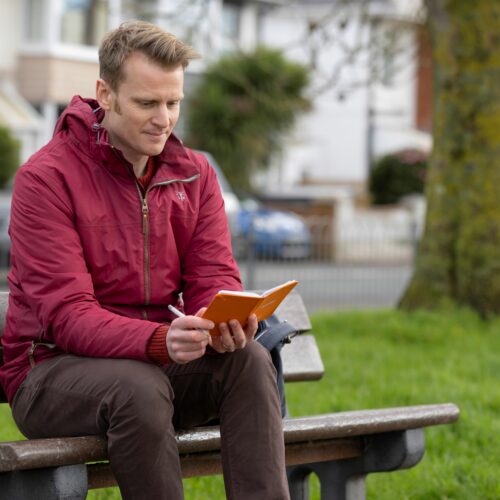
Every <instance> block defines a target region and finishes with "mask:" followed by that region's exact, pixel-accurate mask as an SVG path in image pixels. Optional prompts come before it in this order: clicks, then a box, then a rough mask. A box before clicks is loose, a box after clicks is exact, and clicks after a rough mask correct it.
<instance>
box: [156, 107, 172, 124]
mask: <svg viewBox="0 0 500 500" xmlns="http://www.w3.org/2000/svg"><path fill="white" fill-rule="evenodd" d="M153 123H154V124H155V125H156V126H158V127H162V128H167V127H168V126H169V125H170V111H169V109H168V107H167V106H158V107H157V108H156V113H155V114H154V116H153Z"/></svg>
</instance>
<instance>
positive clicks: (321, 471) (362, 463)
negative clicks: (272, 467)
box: [287, 429, 425, 500]
mask: <svg viewBox="0 0 500 500" xmlns="http://www.w3.org/2000/svg"><path fill="white" fill-rule="evenodd" d="M424 452H425V436H424V431H423V429H413V430H408V431H403V432H391V433H385V434H377V435H373V436H369V437H367V438H365V449H364V452H363V454H362V455H361V456H360V457H356V458H351V459H347V460H339V461H325V462H316V463H310V464H302V465H296V466H291V467H287V475H288V484H289V487H290V496H291V500H308V499H309V476H310V474H311V473H314V474H316V476H317V477H318V479H319V482H320V486H321V498H322V499H324V500H329V499H335V500H360V499H364V498H365V497H366V491H365V484H366V475H367V474H369V473H372V472H387V471H393V470H398V469H407V468H410V467H413V466H414V465H416V464H417V463H418V462H419V461H420V460H421V459H422V457H423V456H424Z"/></svg>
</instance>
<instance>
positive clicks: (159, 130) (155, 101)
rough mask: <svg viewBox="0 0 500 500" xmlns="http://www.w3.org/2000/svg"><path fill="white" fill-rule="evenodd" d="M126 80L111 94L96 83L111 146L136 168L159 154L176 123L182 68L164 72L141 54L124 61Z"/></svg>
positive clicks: (100, 84) (182, 81)
mask: <svg viewBox="0 0 500 500" xmlns="http://www.w3.org/2000/svg"><path fill="white" fill-rule="evenodd" d="M123 75H124V78H123V80H122V81H121V82H120V83H119V85H118V88H117V89H116V90H112V89H111V88H110V87H109V85H108V84H107V83H106V82H104V81H103V80H98V81H97V100H98V102H99V104H100V106H101V107H102V108H103V109H104V110H105V112H106V115H105V118H104V121H103V126H104V127H105V128H106V129H107V131H108V134H109V138H110V141H111V144H112V145H113V146H115V147H116V148H118V149H120V150H121V151H122V153H123V154H124V156H125V158H126V159H127V160H128V161H130V162H131V163H132V164H133V165H134V166H136V165H138V164H141V163H143V162H144V161H145V160H146V159H147V157H149V156H155V155H158V154H160V153H161V152H162V151H163V148H164V147H165V143H166V141H167V139H168V137H169V135H170V134H171V133H172V130H173V128H174V126H175V124H176V123H177V120H178V118H179V111H180V102H181V100H182V98H183V97H184V95H183V85H184V70H183V68H182V66H177V67H172V68H163V67H161V66H159V65H158V64H156V63H154V62H152V61H151V60H150V59H148V58H147V57H146V56H145V55H143V54H142V53H140V52H134V53H132V54H131V55H130V56H129V57H128V58H127V59H126V61H125V63H124V68H123Z"/></svg>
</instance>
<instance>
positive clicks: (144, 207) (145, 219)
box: [135, 174, 200, 319]
mask: <svg viewBox="0 0 500 500" xmlns="http://www.w3.org/2000/svg"><path fill="white" fill-rule="evenodd" d="M198 177H200V174H196V175H193V176H192V177H189V178H188V179H171V180H169V181H164V182H158V183H156V184H152V185H151V186H148V188H147V189H146V192H145V193H144V196H143V195H142V191H141V188H140V186H139V183H138V182H137V181H136V183H135V186H136V188H137V192H138V194H139V199H140V202H141V213H142V234H143V237H144V297H145V304H144V305H146V306H148V305H149V300H150V295H151V292H150V289H149V280H150V276H149V207H148V200H147V196H148V193H149V191H150V190H151V189H152V188H154V187H157V186H167V185H169V184H172V183H173V182H182V183H189V182H193V181H194V180H196V179H198ZM142 316H143V319H148V315H147V311H146V309H143V310H142Z"/></svg>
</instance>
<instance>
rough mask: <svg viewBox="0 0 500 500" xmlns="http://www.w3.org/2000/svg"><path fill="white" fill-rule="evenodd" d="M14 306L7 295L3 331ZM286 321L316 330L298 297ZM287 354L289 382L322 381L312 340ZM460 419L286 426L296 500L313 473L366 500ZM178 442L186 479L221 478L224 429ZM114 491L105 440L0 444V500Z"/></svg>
mask: <svg viewBox="0 0 500 500" xmlns="http://www.w3.org/2000/svg"><path fill="white" fill-rule="evenodd" d="M7 298H8V297H7V294H6V293H4V294H2V293H0V327H1V328H3V324H4V319H5V309H6V302H7ZM279 317H280V318H281V319H287V320H288V321H290V322H291V323H293V324H294V325H295V326H296V327H297V328H298V329H299V330H300V331H301V332H306V331H308V330H310V328H311V325H310V323H309V318H308V316H307V313H306V311H305V308H304V304H303V302H302V300H301V298H300V296H299V295H298V293H296V292H295V293H293V294H292V295H291V296H290V297H289V298H288V299H287V301H286V302H285V303H284V304H283V306H282V307H281V308H280V310H279ZM282 354H283V360H284V370H285V380H286V381H289V382H292V381H304V380H318V379H319V378H321V377H322V375H323V371H324V369H323V364H322V362H321V358H320V356H319V351H318V349H317V346H316V343H315V341H314V337H313V336H312V335H306V334H302V335H300V336H298V337H295V338H294V340H293V341H292V343H291V344H289V345H286V346H285V347H284V348H283V351H282ZM0 362H1V360H0ZM0 397H3V398H4V396H0ZM458 415H459V411H458V408H457V407H456V406H455V405H453V404H450V403H448V404H440V405H422V406H412V407H404V408H386V409H380V410H364V411H351V412H340V413H332V414H325V415H318V416H310V417H298V418H297V417H296V418H291V417H287V418H285V419H284V421H283V431H284V436H285V443H286V464H287V474H288V480H289V486H290V493H291V498H292V500H306V499H308V498H309V492H308V477H309V475H310V473H311V472H314V473H316V475H317V476H318V478H319V481H320V485H321V498H322V499H332V498H335V499H344V500H351V499H352V500H354V499H362V498H364V497H365V477H366V475H367V474H369V473H372V472H383V471H392V470H396V469H404V468H409V467H412V466H413V465H415V464H417V463H418V462H419V461H420V460H421V458H422V456H423V454H424V451H425V438H424V428H425V427H427V426H431V425H440V424H446V423H450V422H453V421H455V420H456V419H457V418H458ZM177 441H178V447H179V454H180V458H181V466H182V473H183V476H184V477H192V476H202V475H212V474H220V473H222V466H221V459H220V433H219V428H218V427H217V426H211V427H201V428H196V429H193V430H191V431H184V432H179V433H178V434H177ZM114 485H116V481H115V479H114V477H113V474H112V472H111V470H110V467H109V463H108V462H107V454H106V440H105V438H103V437H100V436H86V437H73V438H63V439H59V438H55V439H36V440H28V441H14V442H7V443H0V492H1V494H0V496H1V498H8V499H30V500H31V499H33V498H35V497H34V492H36V498H39V499H56V498H61V499H62V498H72V499H80V498H85V497H86V494H87V491H88V489H92V488H103V487H107V486H114Z"/></svg>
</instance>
